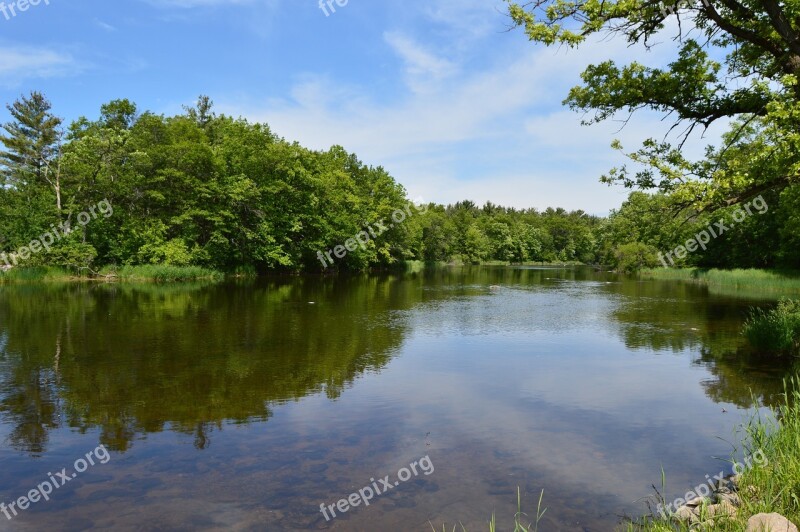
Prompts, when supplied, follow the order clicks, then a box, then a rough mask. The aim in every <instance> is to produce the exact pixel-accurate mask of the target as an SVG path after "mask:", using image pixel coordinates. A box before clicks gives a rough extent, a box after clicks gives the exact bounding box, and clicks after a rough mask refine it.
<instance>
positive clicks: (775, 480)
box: [626, 378, 800, 532]
mask: <svg viewBox="0 0 800 532" xmlns="http://www.w3.org/2000/svg"><path fill="white" fill-rule="evenodd" d="M785 390H786V393H785V396H784V402H783V404H782V405H780V406H779V407H778V408H776V409H773V411H772V414H773V415H772V416H770V417H768V418H766V419H765V418H763V417H761V416H760V415H759V416H755V417H753V418H751V419H750V420H749V421H748V422H747V423H746V424H745V425H744V427H743V428H744V434H745V441H744V442H743V445H744V447H745V450H746V451H747V453H748V454H750V455H752V454H754V453H756V452H758V451H761V452H762V453H763V454H764V456H765V457H766V460H763V462H764V463H763V464H758V465H754V466H753V467H751V468H749V469H747V470H746V471H745V472H744V473H742V474H741V475H740V477H739V481H738V483H739V485H738V487H739V491H738V495H739V499H740V501H741V505H740V507H739V509H738V512H737V514H736V515H735V516H733V517H719V516H717V517H714V518H713V520H712V521H713V523H712V522H711V521H708V520H705V519H703V516H702V515H701V521H706V524H705V525H702V526H698V525H694V526H692V527H690V526H689V525H688V524H686V523H679V522H677V521H675V520H671V519H670V518H669V517H662V516H660V515H649V516H645V517H642V518H641V519H639V520H638V521H636V522H630V523H627V524H626V530H628V531H629V532H633V531H647V532H649V531H654V532H667V531H670V532H671V531H676V530H677V531H687V532H688V531H689V530H716V531H721V532H728V531H730V532H734V531H735V532H741V531H742V530H745V529H746V528H747V520H748V519H749V518H750V517H751V516H753V515H756V514H759V513H773V512H774V513H779V514H781V515H783V516H784V517H786V518H788V519H789V520H790V521H792V522H793V523H795V524H797V523H800V380H798V378H793V379H791V380H790V381H788V382H787V383H786V384H785Z"/></svg>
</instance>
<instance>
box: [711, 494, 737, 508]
mask: <svg viewBox="0 0 800 532" xmlns="http://www.w3.org/2000/svg"><path fill="white" fill-rule="evenodd" d="M717 502H728V503H730V504H732V505H733V506H740V505H741V504H742V501H741V500H740V499H739V496H738V495H736V494H735V493H718V494H717Z"/></svg>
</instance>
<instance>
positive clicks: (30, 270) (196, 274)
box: [0, 261, 582, 285]
mask: <svg viewBox="0 0 800 532" xmlns="http://www.w3.org/2000/svg"><path fill="white" fill-rule="evenodd" d="M431 265H436V266H454V267H465V266H467V267H468V266H509V265H511V266H522V267H539V268H568V267H574V266H581V265H582V264H581V263H580V262H575V261H571V262H522V263H508V262H502V261H487V262H483V263H481V264H469V263H464V262H461V261H450V262H435V263H425V262H423V261H408V262H405V263H400V264H397V265H395V266H393V267H387V268H373V269H371V270H368V271H370V272H387V271H388V272H402V271H407V272H416V271H421V270H422V269H424V268H425V267H428V266H431ZM281 273H286V272H281V271H270V272H265V274H266V275H271V274H281ZM336 273H341V274H343V275H345V274H352V273H359V272H352V271H341V272H336ZM295 274H298V275H321V274H322V273H320V272H295ZM325 274H326V275H330V272H327V273H325ZM259 275H260V274H259V273H258V272H257V271H256V270H255V269H254V268H237V269H236V270H234V271H233V272H223V271H219V270H214V269H210V268H202V267H199V266H171V265H139V266H118V267H117V266H105V267H103V268H101V269H100V270H99V271H95V270H91V269H90V268H78V269H76V268H66V267H61V266H29V267H18V268H10V269H5V270H0V285H3V284H16V283H70V282H106V283H114V282H123V283H147V282H156V283H182V282H195V281H211V282H219V281H223V280H225V279H229V278H239V279H241V278H255V277H258V276H259Z"/></svg>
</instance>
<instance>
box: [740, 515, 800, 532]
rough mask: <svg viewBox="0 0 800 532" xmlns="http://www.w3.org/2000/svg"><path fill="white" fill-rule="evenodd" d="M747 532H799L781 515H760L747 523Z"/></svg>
mask: <svg viewBox="0 0 800 532" xmlns="http://www.w3.org/2000/svg"><path fill="white" fill-rule="evenodd" d="M747 532H798V530H797V527H796V526H795V525H794V524H793V523H792V522H791V521H789V520H788V519H786V518H785V517H784V516H782V515H781V514H776V513H772V514H758V515H754V516H753V517H751V518H750V519H749V520H748V521H747Z"/></svg>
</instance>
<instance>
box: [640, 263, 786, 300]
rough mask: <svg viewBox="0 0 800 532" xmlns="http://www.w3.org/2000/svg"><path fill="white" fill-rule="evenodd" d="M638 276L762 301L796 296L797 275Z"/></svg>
mask: <svg viewBox="0 0 800 532" xmlns="http://www.w3.org/2000/svg"><path fill="white" fill-rule="evenodd" d="M641 276H642V277H643V278H648V279H657V280H663V281H686V282H692V283H697V284H701V285H705V286H708V287H709V288H712V289H715V290H716V291H721V292H729V293H737V294H738V292H750V293H754V294H759V295H761V296H762V297H763V296H764V295H767V296H769V295H772V296H775V295H790V294H798V295H800V272H797V271H788V270H787V271H780V270H756V269H749V270H741V269H738V270H717V269H711V270H704V269H698V268H695V269H682V268H658V269H655V270H643V271H642V272H641Z"/></svg>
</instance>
